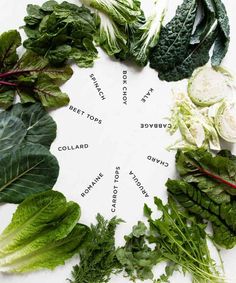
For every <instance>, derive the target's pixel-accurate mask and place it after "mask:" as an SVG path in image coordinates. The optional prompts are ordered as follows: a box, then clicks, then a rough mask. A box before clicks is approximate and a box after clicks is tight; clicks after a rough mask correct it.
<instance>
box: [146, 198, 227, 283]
mask: <svg viewBox="0 0 236 283" xmlns="http://www.w3.org/2000/svg"><path fill="white" fill-rule="evenodd" d="M154 202H155V205H156V207H157V209H158V211H160V212H161V213H162V216H161V217H160V218H157V219H153V218H152V217H151V216H150V217H149V223H150V236H149V241H150V243H152V244H155V250H156V251H157V252H158V253H159V254H160V255H161V256H162V258H163V259H164V260H166V261H167V262H169V263H170V264H168V265H167V266H169V267H168V269H167V270H166V274H164V275H162V277H161V278H160V279H164V280H166V281H167V282H168V277H169V276H171V275H172V273H173V271H175V270H177V269H178V266H179V267H181V268H182V270H183V272H184V273H185V272H189V273H190V274H191V276H192V281H193V282H212V283H216V282H218V283H222V282H225V280H224V278H223V277H222V276H221V274H220V273H219V271H218V269H217V267H216V264H215V262H214V260H213V259H211V257H210V253H209V249H208V246H207V236H206V233H205V231H204V229H205V227H206V225H205V224H201V223H198V222H197V221H196V219H195V218H194V217H191V216H190V215H189V214H188V213H187V212H186V211H185V210H183V209H182V208H180V206H179V205H177V203H176V202H175V201H174V200H173V199H172V198H169V199H168V203H167V204H166V205H164V204H163V203H162V201H161V200H160V199H158V198H155V199H154ZM159 281H160V280H159ZM159 281H157V282H159Z"/></svg>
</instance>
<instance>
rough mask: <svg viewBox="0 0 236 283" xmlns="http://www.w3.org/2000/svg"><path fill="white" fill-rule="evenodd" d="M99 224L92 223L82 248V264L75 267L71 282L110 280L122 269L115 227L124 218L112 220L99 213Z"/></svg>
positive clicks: (96, 282) (97, 282)
mask: <svg viewBox="0 0 236 283" xmlns="http://www.w3.org/2000/svg"><path fill="white" fill-rule="evenodd" d="M96 219H97V224H96V225H91V230H90V234H89V236H88V238H87V241H86V243H85V244H84V246H83V248H82V249H81V250H80V252H79V254H80V264H79V265H76V266H74V267H73V271H72V278H73V279H72V280H69V281H70V282H71V283H100V282H103V283H105V282H109V280H110V277H111V275H112V274H116V273H118V272H120V271H121V266H120V264H119V262H118V260H117V258H116V248H115V229H116V227H117V225H118V224H119V223H120V222H122V220H120V219H117V218H116V217H114V218H112V219H111V220H110V221H107V220H105V219H104V218H103V217H102V216H101V215H100V214H98V215H97V217H96Z"/></svg>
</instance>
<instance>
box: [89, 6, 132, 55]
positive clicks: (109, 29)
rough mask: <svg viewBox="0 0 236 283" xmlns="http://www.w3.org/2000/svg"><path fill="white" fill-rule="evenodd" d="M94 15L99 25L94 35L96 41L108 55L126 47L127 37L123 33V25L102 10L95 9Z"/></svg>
mask: <svg viewBox="0 0 236 283" xmlns="http://www.w3.org/2000/svg"><path fill="white" fill-rule="evenodd" d="M96 17H97V21H98V25H99V30H98V32H97V35H96V37H95V40H96V43H97V44H98V45H99V46H100V47H102V48H103V49H104V50H105V51H106V53H107V54H108V55H109V56H113V55H115V54H117V53H120V52H121V51H122V50H123V49H126V44H127V40H128V38H127V34H126V33H125V27H124V26H121V25H118V24H117V23H116V22H114V21H113V20H112V19H111V18H110V17H109V16H107V15H106V14H105V13H103V12H100V11H97V13H96Z"/></svg>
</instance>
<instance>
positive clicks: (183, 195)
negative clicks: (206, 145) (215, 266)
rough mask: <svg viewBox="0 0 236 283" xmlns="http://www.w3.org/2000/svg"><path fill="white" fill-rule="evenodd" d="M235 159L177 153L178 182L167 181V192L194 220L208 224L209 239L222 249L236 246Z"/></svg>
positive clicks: (222, 154) (200, 152) (203, 153)
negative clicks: (211, 237)
mask: <svg viewBox="0 0 236 283" xmlns="http://www.w3.org/2000/svg"><path fill="white" fill-rule="evenodd" d="M235 166H236V157H235V156H233V155H232V154H231V153H230V152H229V151H226V150H224V151H220V152H219V153H218V154H217V155H216V156H212V154H211V153H210V152H208V151H206V150H204V149H198V150H192V151H187V152H183V151H180V150H179V151H178V153H177V155H176V167H177V170H178V172H179V174H180V176H181V177H182V180H168V182H167V188H168V191H169V192H170V193H171V194H172V195H174V197H175V198H176V199H177V200H178V202H179V203H180V204H181V205H182V206H184V207H185V208H186V209H188V210H189V211H190V212H191V213H194V214H196V215H197V216H198V217H200V218H202V219H205V220H208V221H210V222H211V223H212V228H213V233H214V235H213V239H214V241H215V243H216V244H218V245H219V246H222V247H225V248H228V249H230V248H232V247H234V246H235V245H236V220H235V219H236V218H235V215H236V201H235V197H234V195H235V194H236V178H235V172H236V170H235Z"/></svg>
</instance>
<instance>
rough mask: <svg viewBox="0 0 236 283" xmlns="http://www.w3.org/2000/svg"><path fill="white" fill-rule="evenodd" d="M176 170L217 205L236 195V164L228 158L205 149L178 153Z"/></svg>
mask: <svg viewBox="0 0 236 283" xmlns="http://www.w3.org/2000/svg"><path fill="white" fill-rule="evenodd" d="M176 168H177V170H178V172H179V174H180V176H181V177H182V178H183V179H184V180H185V181H187V182H190V183H196V184H197V186H198V187H199V188H200V189H201V190H202V191H203V192H205V193H206V194H208V195H209V197H210V198H211V199H213V200H214V201H215V202H217V203H224V202H229V201H230V199H231V197H230V195H236V163H235V162H234V161H233V160H231V159H229V158H228V157H224V156H220V155H216V156H212V154H211V153H210V152H208V151H207V150H205V149H201V148H200V149H197V150H190V151H186V152H183V151H180V150H179V151H178V153H177V155H176Z"/></svg>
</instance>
